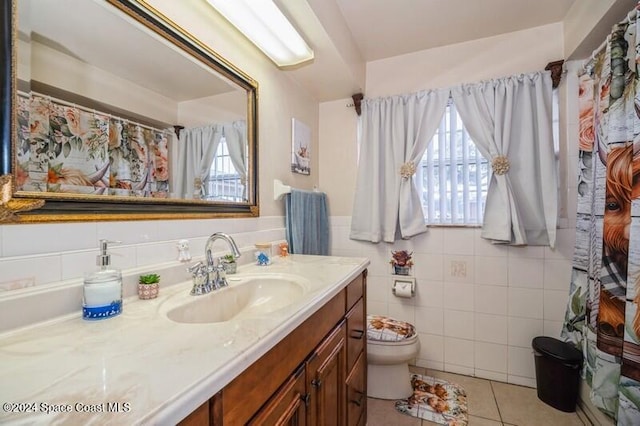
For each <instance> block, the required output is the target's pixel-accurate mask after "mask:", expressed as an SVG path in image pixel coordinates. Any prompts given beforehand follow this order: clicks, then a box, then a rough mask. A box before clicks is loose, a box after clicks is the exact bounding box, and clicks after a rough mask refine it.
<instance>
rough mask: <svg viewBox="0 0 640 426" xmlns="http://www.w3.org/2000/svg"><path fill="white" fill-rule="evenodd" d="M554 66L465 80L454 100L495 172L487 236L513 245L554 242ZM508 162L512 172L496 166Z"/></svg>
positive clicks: (487, 210)
mask: <svg viewBox="0 0 640 426" xmlns="http://www.w3.org/2000/svg"><path fill="white" fill-rule="evenodd" d="M551 91H552V82H551V73H550V72H549V71H543V72H536V73H531V74H527V75H517V76H511V77H505V78H501V79H494V80H489V81H484V82H481V83H476V84H468V85H461V86H458V87H455V88H453V89H452V91H451V92H452V97H453V101H454V103H455V105H456V108H457V109H458V113H459V114H460V116H461V117H462V121H463V122H464V125H465V127H466V128H467V130H468V132H469V134H470V135H471V137H472V139H473V141H474V143H475V144H476V146H477V147H478V149H479V150H480V152H481V153H482V155H483V156H484V157H485V158H487V159H489V161H491V162H492V165H493V169H494V173H493V175H492V178H491V182H490V184H489V190H488V192H487V202H486V206H485V212H484V222H483V225H482V234H481V235H482V238H485V239H488V240H491V241H492V242H495V243H506V244H513V245H549V246H551V247H553V246H554V244H555V239H556V224H557V218H558V200H557V191H556V188H557V187H558V183H557V173H556V159H555V151H554V147H553V131H552V118H551V117H552V115H551V114H552V110H551V108H552V92H551ZM499 163H502V165H503V166H504V165H508V172H505V173H502V174H501V173H500V172H499V171H498V172H496V167H499Z"/></svg>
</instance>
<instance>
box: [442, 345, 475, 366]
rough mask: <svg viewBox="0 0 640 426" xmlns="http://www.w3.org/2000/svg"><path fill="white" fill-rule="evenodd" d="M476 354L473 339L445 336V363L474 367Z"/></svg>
mask: <svg viewBox="0 0 640 426" xmlns="http://www.w3.org/2000/svg"><path fill="white" fill-rule="evenodd" d="M474 354H475V347H474V343H473V341H472V340H463V339H456V338H453V337H445V338H444V359H445V360H446V362H445V364H453V365H459V366H462V367H470V368H473V363H474V357H475V355H474ZM472 374H473V372H472Z"/></svg>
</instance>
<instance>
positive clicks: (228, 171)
mask: <svg viewBox="0 0 640 426" xmlns="http://www.w3.org/2000/svg"><path fill="white" fill-rule="evenodd" d="M205 189H206V191H205V193H206V194H207V197H206V199H207V200H224V201H238V202H240V201H244V200H243V194H244V185H243V184H242V180H241V179H240V174H239V173H238V172H237V170H236V168H235V167H234V166H233V163H232V161H231V156H230V155H229V147H228V146H227V141H226V140H225V138H224V136H223V137H222V139H220V144H219V145H218V149H217V151H216V155H215V157H213V162H212V163H211V169H210V171H209V178H208V179H207V180H206V181H205Z"/></svg>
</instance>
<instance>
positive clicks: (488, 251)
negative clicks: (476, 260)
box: [474, 228, 509, 257]
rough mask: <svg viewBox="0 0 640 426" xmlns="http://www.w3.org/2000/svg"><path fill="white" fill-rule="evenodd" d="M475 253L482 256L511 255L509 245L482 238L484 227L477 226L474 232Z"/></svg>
mask: <svg viewBox="0 0 640 426" xmlns="http://www.w3.org/2000/svg"><path fill="white" fill-rule="evenodd" d="M474 253H476V254H479V255H480V254H481V255H482V256H498V257H507V256H509V246H506V245H504V244H493V243H491V241H488V240H485V239H484V238H482V229H481V228H477V229H476V230H475V232H474Z"/></svg>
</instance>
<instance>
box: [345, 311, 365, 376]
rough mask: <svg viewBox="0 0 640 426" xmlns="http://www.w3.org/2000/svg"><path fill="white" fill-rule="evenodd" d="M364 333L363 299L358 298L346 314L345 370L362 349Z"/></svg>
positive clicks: (349, 369) (348, 368)
mask: <svg viewBox="0 0 640 426" xmlns="http://www.w3.org/2000/svg"><path fill="white" fill-rule="evenodd" d="M365 333H366V329H365V315H364V300H363V299H359V300H358V303H356V304H355V306H354V307H353V308H352V309H351V310H350V311H349V313H348V314H347V371H351V369H352V368H353V364H354V363H355V362H356V359H358V357H359V356H360V354H361V353H362V351H363V350H364V344H365V339H366V335H365Z"/></svg>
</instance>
